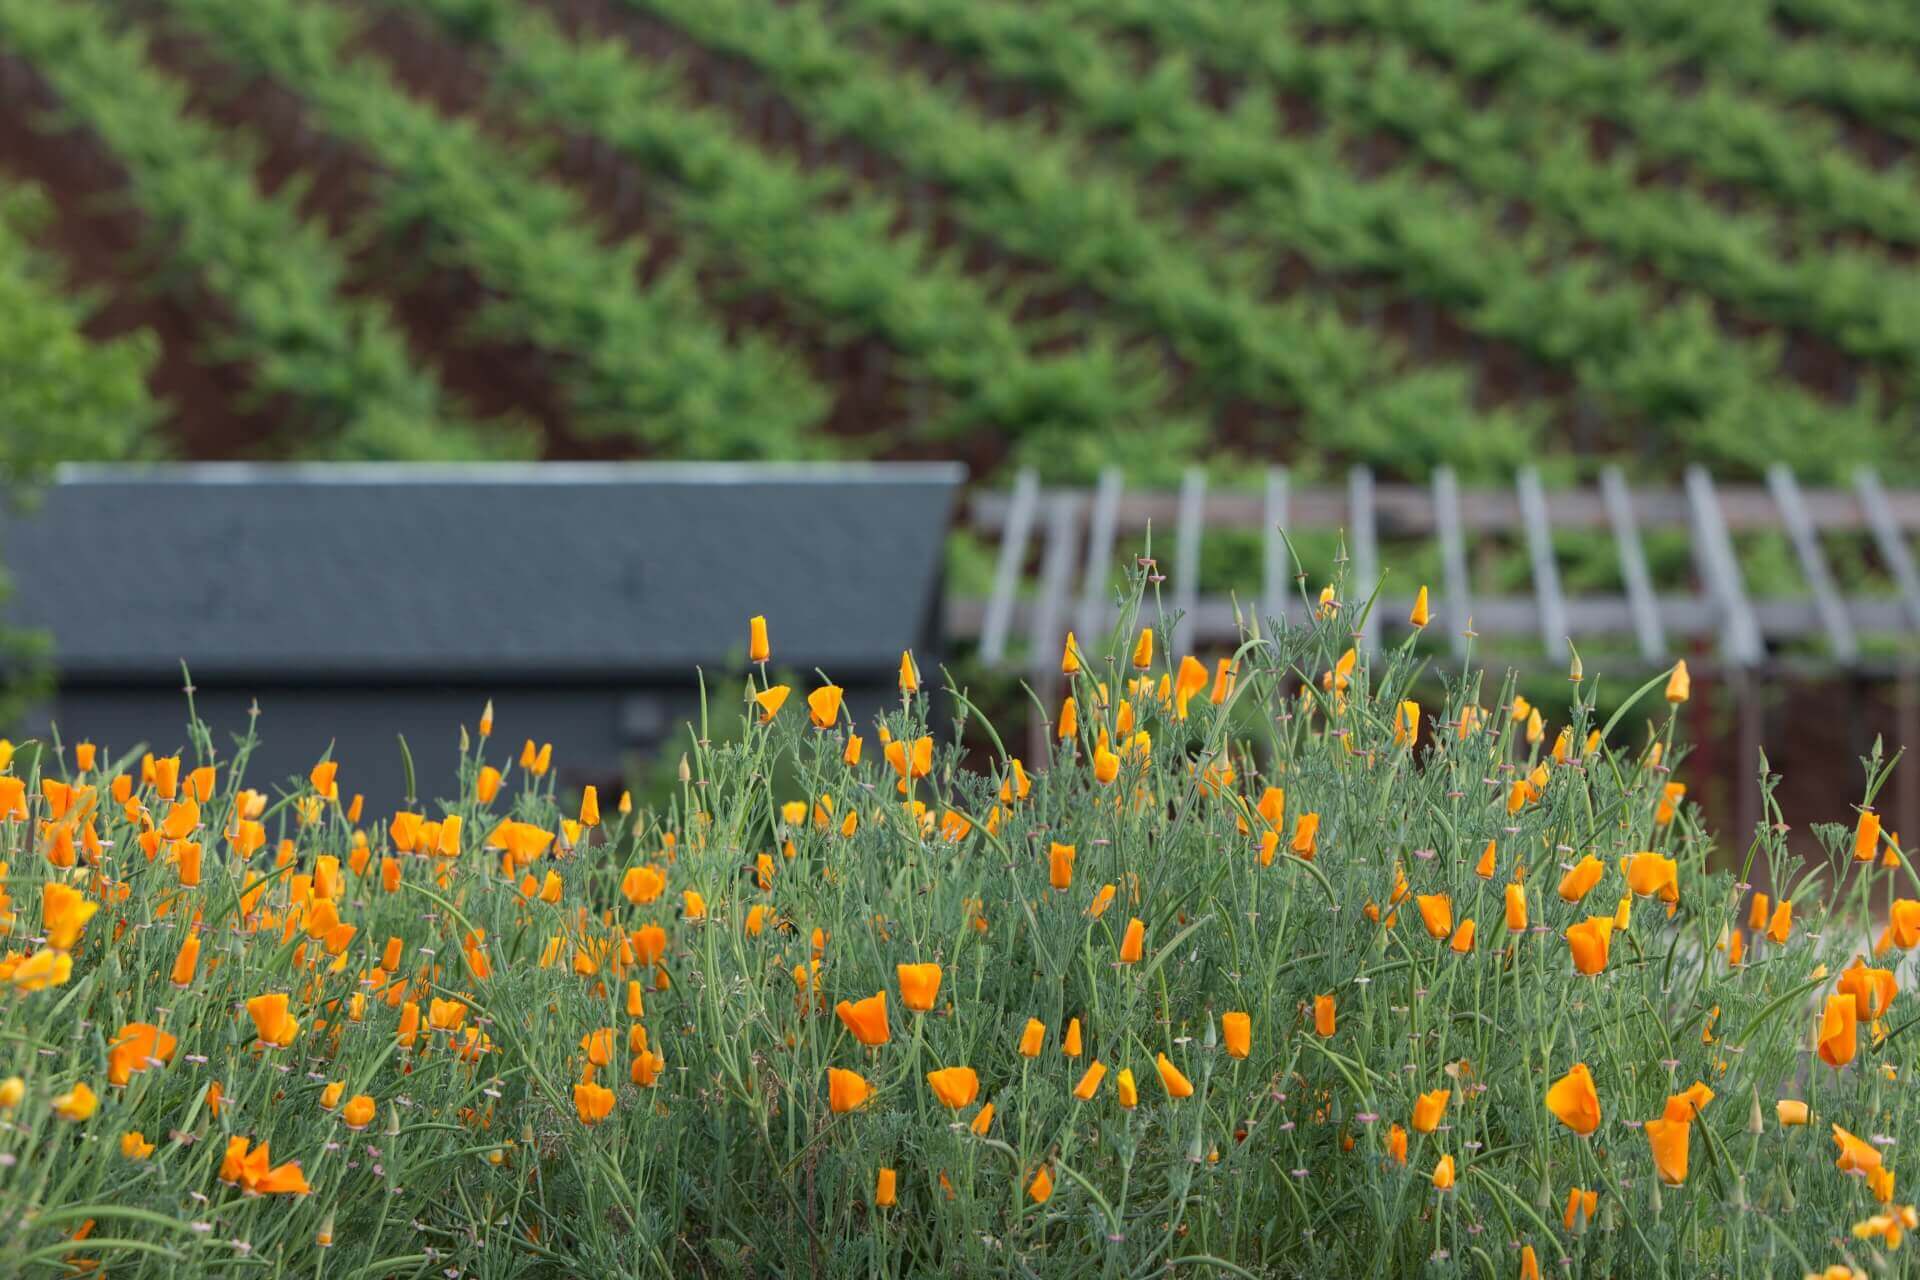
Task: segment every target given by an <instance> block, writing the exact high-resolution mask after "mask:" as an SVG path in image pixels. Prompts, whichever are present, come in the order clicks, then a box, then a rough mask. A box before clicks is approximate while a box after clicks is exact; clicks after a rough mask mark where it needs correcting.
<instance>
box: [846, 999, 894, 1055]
mask: <svg viewBox="0 0 1920 1280" xmlns="http://www.w3.org/2000/svg"><path fill="white" fill-rule="evenodd" d="M833 1012H834V1014H835V1016H836V1017H838V1018H839V1019H840V1021H841V1022H842V1023H844V1024H845V1025H846V1028H847V1030H848V1031H851V1032H852V1033H853V1038H854V1039H855V1040H858V1041H859V1042H860V1043H861V1044H864V1045H878V1044H885V1043H886V1042H887V1041H888V1040H889V1039H891V1038H892V1037H891V1034H890V1033H889V1032H888V1030H887V993H886V992H884V991H881V992H877V993H875V994H874V995H870V996H868V997H867V998H866V999H865V1000H859V1001H849V1000H842V1001H841V1002H840V1003H839V1004H837V1005H835V1006H834V1007H833Z"/></svg>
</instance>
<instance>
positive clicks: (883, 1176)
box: [873, 1169, 898, 1209]
mask: <svg viewBox="0 0 1920 1280" xmlns="http://www.w3.org/2000/svg"><path fill="white" fill-rule="evenodd" d="M897 1193H898V1177H897V1175H896V1174H895V1173H894V1171H893V1170H892V1169H882V1170H881V1171H880V1174H879V1176H878V1177H876V1178H875V1179H874V1180H873V1203H874V1204H875V1205H876V1206H877V1207H879V1208H882V1209H891V1208H892V1207H893V1205H894V1201H895V1198H896V1195H897Z"/></svg>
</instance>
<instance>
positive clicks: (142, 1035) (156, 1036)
mask: <svg viewBox="0 0 1920 1280" xmlns="http://www.w3.org/2000/svg"><path fill="white" fill-rule="evenodd" d="M177 1043H178V1042H177V1041H176V1040H175V1039H174V1038H173V1037H172V1036H170V1035H168V1034H167V1033H166V1032H164V1031H162V1030H160V1028H158V1027H156V1026H154V1025H153V1024H152V1023H151V1022H129V1023H127V1024H126V1025H125V1026H123V1027H121V1028H120V1034H119V1035H118V1036H116V1037H115V1038H114V1041H113V1044H112V1045H111V1046H109V1047H108V1049H107V1083H109V1084H125V1083H127V1081H129V1080H131V1079H132V1078H133V1077H134V1076H136V1075H139V1074H140V1073H141V1072H142V1071H145V1070H146V1069H147V1068H148V1067H151V1066H165V1065H166V1064H167V1063H169V1062H172V1061H173V1050H174V1046H175V1045H176V1044H177Z"/></svg>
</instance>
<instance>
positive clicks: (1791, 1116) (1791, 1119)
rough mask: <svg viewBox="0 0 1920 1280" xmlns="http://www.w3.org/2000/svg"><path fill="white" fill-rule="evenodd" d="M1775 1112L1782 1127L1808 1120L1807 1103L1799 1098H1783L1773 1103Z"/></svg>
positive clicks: (1803, 1122)
mask: <svg viewBox="0 0 1920 1280" xmlns="http://www.w3.org/2000/svg"><path fill="white" fill-rule="evenodd" d="M1773 1114H1774V1116H1775V1118H1777V1119H1778V1120H1779V1121H1780V1124H1781V1127H1783V1128H1790V1127H1792V1126H1793V1125H1799V1124H1805V1123H1806V1122H1807V1104H1806V1103H1804V1102H1802V1101H1800V1100H1799V1099H1798V1098H1781V1099H1780V1100H1779V1101H1778V1102H1775V1103H1774V1104H1773Z"/></svg>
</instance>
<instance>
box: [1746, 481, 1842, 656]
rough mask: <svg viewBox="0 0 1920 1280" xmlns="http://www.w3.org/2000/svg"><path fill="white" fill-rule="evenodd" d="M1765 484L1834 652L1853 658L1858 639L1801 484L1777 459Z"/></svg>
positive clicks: (1837, 654) (1836, 654) (1834, 654)
mask: <svg viewBox="0 0 1920 1280" xmlns="http://www.w3.org/2000/svg"><path fill="white" fill-rule="evenodd" d="M1767 487H1768V488H1769V489H1771V490H1772V491H1773V500H1774V501H1775V502H1776V503H1778V504H1779V506H1780V520H1781V522H1782V523H1783V524H1785V525H1786V526H1787V537H1788V539H1789V540H1791V541H1792V543H1793V552H1794V555H1795V556H1797V557H1798V558H1799V560H1800V572H1801V573H1803V574H1804V575H1806V579H1807V589H1808V590H1809V591H1811V592H1812V593H1813V602H1814V605H1815V606H1816V607H1817V608H1818V609H1819V610H1820V624H1821V626H1822V627H1824V628H1825V629H1826V633H1827V643H1828V645H1830V646H1831V647H1832V649H1833V656H1834V657H1835V658H1838V659H1839V660H1840V661H1842V662H1852V661H1853V660H1854V659H1855V658H1856V657H1858V656H1859V655H1860V642H1859V640H1858V639H1856V638H1855V636H1854V634H1853V624H1852V622H1850V621H1849V620H1848V618H1847V605H1846V601H1844V600H1842V599H1841V598H1840V590H1839V588H1838V587H1837V586H1835V585H1834V581H1833V574H1832V572H1831V571H1829V570H1828V568H1827V557H1826V555H1825V554H1824V553H1823V552H1822V551H1821V550H1820V535H1819V534H1818V533H1817V532H1816V531H1815V530H1814V527H1813V521H1811V520H1809V519H1808V518H1807V507H1806V503H1805V501H1804V500H1803V499H1802V498H1801V496H1800V484H1799V482H1798V481H1796V480H1795V479H1794V478H1793V471H1792V469H1791V468H1790V467H1788V466H1787V465H1786V464H1785V463H1784V462H1776V463H1774V464H1773V465H1772V466H1770V467H1768V468H1767Z"/></svg>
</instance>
